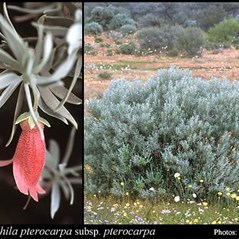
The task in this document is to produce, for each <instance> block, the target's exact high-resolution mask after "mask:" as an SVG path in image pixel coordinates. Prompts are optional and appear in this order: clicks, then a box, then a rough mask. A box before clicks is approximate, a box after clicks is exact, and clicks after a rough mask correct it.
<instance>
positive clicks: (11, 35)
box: [0, 15, 28, 62]
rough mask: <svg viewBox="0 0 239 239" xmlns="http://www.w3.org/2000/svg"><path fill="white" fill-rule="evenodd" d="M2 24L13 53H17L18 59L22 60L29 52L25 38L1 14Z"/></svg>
mask: <svg viewBox="0 0 239 239" xmlns="http://www.w3.org/2000/svg"><path fill="white" fill-rule="evenodd" d="M0 26H1V29H2V31H3V33H4V35H5V37H6V41H7V43H8V45H9V48H10V49H11V51H12V53H13V54H14V55H15V57H16V58H17V60H18V61H20V62H21V61H22V58H23V57H24V55H25V54H26V52H28V49H27V47H26V45H25V44H24V42H23V40H22V39H21V38H20V37H19V35H18V34H16V33H15V30H13V29H12V27H11V26H10V25H9V24H8V22H7V21H6V20H5V19H4V18H3V16H1V15H0Z"/></svg>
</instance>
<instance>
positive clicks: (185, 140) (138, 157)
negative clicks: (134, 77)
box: [85, 68, 239, 200]
mask: <svg viewBox="0 0 239 239" xmlns="http://www.w3.org/2000/svg"><path fill="white" fill-rule="evenodd" d="M238 102H239V82H229V81H227V80H226V79H221V80H218V79H215V78H212V79H211V80H210V81H205V80H203V79H201V78H193V77H192V76H191V73H190V72H189V71H187V70H179V69H177V68H170V69H167V70H160V71H159V72H158V73H157V74H156V75H155V76H154V77H152V78H151V79H149V80H148V81H147V82H146V84H144V85H143V84H142V82H136V81H135V82H128V81H126V80H115V81H113V82H112V84H111V85H110V87H109V88H108V89H107V90H106V92H105V93H104V94H103V96H102V98H100V99H97V100H96V99H92V100H90V101H89V104H88V110H89V112H90V114H89V115H88V116H87V117H86V119H85V165H86V167H87V168H88V169H87V170H86V172H85V177H86V178H85V188H86V190H87V191H89V192H92V193H96V194H97V193H98V192H99V191H100V192H101V194H109V193H111V194H113V195H117V196H123V195H124V194H125V192H130V193H132V194H134V195H136V196H140V197H142V198H152V197H153V198H155V197H158V196H168V195H171V196H172V195H180V196H181V197H186V195H185V190H186V188H187V187H188V185H191V186H190V187H191V190H193V191H194V192H196V193H197V195H198V196H200V193H201V194H202V195H201V196H202V197H203V198H205V199H206V200H210V198H212V197H211V196H212V195H216V194H217V192H218V191H221V192H223V191H224V190H225V188H226V187H229V188H230V189H231V190H233V189H234V190H237V188H238V175H239V163H238V162H239V161H238V158H239V141H238V137H239V125H238V117H239V113H238V112H239V103H238ZM175 173H180V175H181V181H180V183H181V186H180V187H179V184H178V180H176V179H175V178H174V174H175ZM202 180H203V183H202ZM200 181H201V182H200ZM122 182H123V184H122Z"/></svg>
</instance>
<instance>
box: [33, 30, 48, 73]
mask: <svg viewBox="0 0 239 239" xmlns="http://www.w3.org/2000/svg"><path fill="white" fill-rule="evenodd" d="M44 43H45V44H44V50H43V59H42V61H41V62H40V63H39V65H38V66H36V68H35V69H34V72H35V73H39V72H40V71H41V69H42V68H43V67H44V66H45V64H46V63H47V61H48V60H49V57H50V55H51V51H52V48H53V41H52V35H51V34H50V33H47V35H46V37H45V39H44Z"/></svg>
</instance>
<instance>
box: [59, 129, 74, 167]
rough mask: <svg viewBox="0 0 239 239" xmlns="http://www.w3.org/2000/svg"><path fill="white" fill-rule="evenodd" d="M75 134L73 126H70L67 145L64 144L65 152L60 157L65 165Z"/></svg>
mask: <svg viewBox="0 0 239 239" xmlns="http://www.w3.org/2000/svg"><path fill="white" fill-rule="evenodd" d="M75 134H76V129H75V128H74V127H72V128H71V132H70V136H69V138H68V142H67V146H66V152H65V155H64V157H63V159H62V163H63V164H66V165H67V163H68V161H69V159H70V156H71V153H72V149H73V146H74V139H75Z"/></svg>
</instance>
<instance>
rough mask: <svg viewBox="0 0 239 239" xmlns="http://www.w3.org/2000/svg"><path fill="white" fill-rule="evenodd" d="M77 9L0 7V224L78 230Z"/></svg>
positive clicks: (80, 221) (80, 108)
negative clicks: (73, 226) (64, 226)
mask: <svg viewBox="0 0 239 239" xmlns="http://www.w3.org/2000/svg"><path fill="white" fill-rule="evenodd" d="M82 8H83V6H82V2H74V3H73V2H14V3H1V4H0V38H1V39H0V118H1V124H0V152H1V154H0V193H1V195H2V196H1V204H0V224H78V225H79V224H83V194H82V191H83V190H82V161H83V104H82V99H83V76H82V60H83V59H82V58H83V56H82V54H83V50H82V22H83V20H82Z"/></svg>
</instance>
